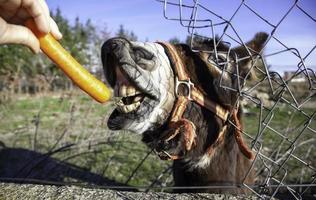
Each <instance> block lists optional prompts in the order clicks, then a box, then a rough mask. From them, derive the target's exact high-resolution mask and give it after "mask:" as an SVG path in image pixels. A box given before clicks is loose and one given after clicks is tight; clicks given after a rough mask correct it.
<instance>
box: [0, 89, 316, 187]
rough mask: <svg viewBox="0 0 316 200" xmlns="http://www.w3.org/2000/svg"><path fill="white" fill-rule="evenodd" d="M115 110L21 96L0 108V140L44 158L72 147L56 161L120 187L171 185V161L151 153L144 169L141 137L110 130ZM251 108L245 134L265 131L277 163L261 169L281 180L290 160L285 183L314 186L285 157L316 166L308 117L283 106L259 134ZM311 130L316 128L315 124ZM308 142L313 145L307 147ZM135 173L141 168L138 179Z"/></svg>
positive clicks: (68, 98)
mask: <svg viewBox="0 0 316 200" xmlns="http://www.w3.org/2000/svg"><path fill="white" fill-rule="evenodd" d="M112 109H113V102H109V103H108V104H104V105H102V104H98V103H96V102H94V101H92V100H90V98H89V97H87V96H86V95H84V94H82V93H80V94H76V93H74V94H67V93H60V94H50V95H43V96H22V97H17V98H14V100H13V101H11V102H8V103H6V104H2V105H1V113H0V141H1V142H2V143H3V144H4V145H5V146H6V147H11V148H24V149H31V150H33V151H36V152H40V153H47V152H50V151H52V150H56V149H58V148H61V147H63V146H65V145H67V144H73V146H71V147H69V148H67V149H66V150H65V151H60V152H58V153H55V154H53V155H52V157H53V158H56V159H57V160H60V161H65V162H67V163H71V164H74V165H76V166H79V167H82V168H84V169H86V170H88V171H90V172H93V173H95V174H99V175H102V176H104V177H107V178H110V179H113V180H115V181H118V182H120V183H128V184H129V185H133V186H146V185H147V186H148V185H150V184H152V183H153V181H154V180H155V179H157V177H160V179H159V180H158V181H157V184H158V185H171V184H172V179H171V178H170V177H171V174H170V173H167V174H162V172H163V171H164V170H165V169H167V168H168V167H170V165H171V162H168V161H161V160H160V159H158V157H157V156H156V155H154V154H153V153H151V154H149V156H148V158H147V159H145V161H144V163H142V164H141V165H140V166H139V163H140V161H141V160H142V159H143V158H145V157H146V156H147V154H148V152H149V151H150V150H149V149H148V148H147V147H146V146H145V145H144V144H143V143H141V141H140V139H141V138H140V136H139V135H136V134H132V133H130V132H127V131H121V132H113V131H110V130H108V129H107V126H106V121H107V117H108V115H109V113H110V112H111V110H112ZM247 109H248V110H249V113H250V114H248V115H246V116H245V117H244V126H245V131H246V133H248V134H249V135H250V136H251V137H253V138H256V136H258V131H259V132H260V131H262V132H261V134H260V137H259V138H258V141H259V142H260V143H261V144H262V145H263V146H262V149H260V152H261V153H262V154H263V155H266V156H268V157H270V158H271V159H273V160H274V161H275V163H273V162H269V161H268V160H264V158H260V159H258V160H257V161H256V162H257V163H256V164H257V166H258V169H260V167H262V166H263V165H264V163H266V164H267V165H268V166H270V167H271V168H273V170H274V172H275V176H274V177H275V178H277V179H280V178H282V176H283V174H284V172H283V171H282V170H278V169H279V168H278V166H277V165H278V164H281V163H282V162H283V161H285V160H286V159H287V158H288V159H289V160H288V161H287V162H286V165H283V166H282V169H283V168H284V169H285V170H287V172H288V175H287V177H286V178H287V179H286V181H287V182H299V181H301V182H311V178H312V175H313V173H315V171H314V170H311V169H310V168H309V167H308V166H306V165H305V164H304V163H302V162H301V161H299V160H297V159H295V158H293V157H292V156H284V155H287V154H286V153H287V152H288V150H289V149H291V148H293V147H295V149H294V151H293V153H294V154H295V155H296V156H298V157H300V158H302V160H304V161H306V162H310V164H311V165H312V166H316V163H315V158H316V153H315V152H316V151H315V141H312V140H311V139H313V138H315V136H314V135H315V134H314V133H313V132H312V131H310V130H308V129H305V130H304V131H303V132H302V133H301V135H300V136H299V134H300V131H301V130H302V127H304V124H305V125H306V122H307V121H308V118H307V117H306V116H304V115H303V114H302V113H300V112H297V111H296V110H295V109H291V108H290V107H288V106H286V105H284V104H280V105H277V106H276V108H275V109H274V110H273V111H272V112H269V110H264V111H263V113H262V119H264V118H265V117H266V116H268V118H269V117H271V114H273V117H272V120H271V122H270V123H268V125H269V127H270V128H268V127H266V128H265V129H263V126H261V129H259V126H258V125H259V123H258V120H259V113H260V112H259V111H260V109H259V108H257V107H255V106H249V107H248V108H247ZM303 111H304V112H306V113H307V114H308V115H311V114H312V113H313V112H315V110H313V109H310V108H306V109H305V108H303ZM267 121H268V120H266V122H267ZM309 127H310V128H311V129H314V130H315V129H316V123H315V119H313V121H312V122H311V123H310V124H309ZM272 129H273V130H272ZM276 131H277V132H278V133H281V134H282V135H283V136H284V137H282V136H280V135H278V134H277V133H276ZM297 136H299V137H298V138H297ZM308 140H311V141H310V142H308V143H306V144H305V145H304V142H306V141H308ZM250 141H251V140H250ZM301 144H302V145H301ZM138 167H139V169H137V168H138ZM134 169H137V170H135V174H133V171H134ZM132 174H133V176H132V177H130V176H131V175H132ZM267 174H268V172H267V171H266V170H263V171H262V172H261V174H259V176H260V177H261V179H260V180H262V181H263V180H264V178H265V177H266V176H268V175H267ZM70 180H71V181H73V180H72V179H71V178H69V177H65V178H64V181H70Z"/></svg>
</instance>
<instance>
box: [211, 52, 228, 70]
mask: <svg viewBox="0 0 316 200" xmlns="http://www.w3.org/2000/svg"><path fill="white" fill-rule="evenodd" d="M209 62H210V63H211V64H213V65H215V66H216V67H218V68H220V69H223V68H224V67H225V65H226V64H227V63H228V60H227V56H226V55H223V54H217V58H216V56H215V55H212V56H210V58H209Z"/></svg>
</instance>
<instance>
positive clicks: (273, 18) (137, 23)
mask: <svg viewBox="0 0 316 200" xmlns="http://www.w3.org/2000/svg"><path fill="white" fill-rule="evenodd" d="M169 1H171V0H169ZM172 2H179V0H172ZM182 2H183V3H187V4H190V5H192V2H193V1H192V0H182ZM199 2H200V3H201V4H202V5H203V6H205V7H206V8H207V9H209V10H210V11H212V12H214V13H216V14H218V15H220V16H222V17H223V18H225V19H229V18H230V17H231V16H232V15H233V13H234V11H235V10H236V9H237V8H238V6H239V5H240V0H217V1H215V0H200V1H199ZM245 2H246V4H247V5H248V6H249V7H250V8H251V9H253V10H255V11H256V12H257V13H259V14H260V15H261V16H262V17H264V18H265V19H267V20H268V21H269V22H270V23H271V24H273V25H277V24H278V22H279V21H280V20H281V18H282V17H283V16H284V15H285V14H286V12H287V11H288V10H289V9H290V8H291V7H292V6H293V3H294V0H246V1H245ZM47 3H48V6H49V8H50V9H51V10H55V9H56V8H57V7H59V8H60V9H61V11H62V14H63V15H64V16H66V17H67V18H68V19H69V20H74V19H75V18H76V17H77V16H79V18H80V19H81V20H83V21H85V20H87V19H91V20H92V21H93V22H94V23H95V24H96V25H97V26H98V27H99V28H100V29H102V28H103V27H104V26H106V27H107V29H108V30H109V31H110V32H112V34H114V33H115V32H116V31H117V29H118V27H119V25H120V24H123V25H124V26H125V27H126V28H127V29H129V30H133V31H134V32H135V33H136V35H137V36H138V38H139V39H140V40H146V39H148V40H150V41H156V40H168V39H170V38H172V37H175V36H176V37H178V38H180V39H182V40H184V39H185V38H186V36H187V35H188V31H187V29H186V28H185V27H182V26H181V25H180V23H179V22H178V21H171V20H166V19H165V18H164V17H163V4H162V3H160V2H158V1H156V0H116V1H113V0H111V1H110V0H102V1H101V0H75V1H70V0H47ZM298 5H299V7H301V8H303V10H304V11H306V12H307V13H308V14H309V15H311V16H312V18H314V19H310V18H309V17H307V15H306V14H304V13H303V12H302V11H301V10H300V9H299V8H298V7H294V8H293V10H292V11H291V12H290V13H289V14H288V16H287V17H286V18H285V20H284V21H283V22H282V23H281V24H280V25H279V27H278V29H277V31H276V32H275V34H274V35H275V37H277V39H279V40H280V41H281V42H282V43H284V44H285V45H286V46H288V47H290V48H296V49H297V50H298V51H299V52H300V54H301V56H302V57H304V56H305V55H306V54H307V53H308V52H309V51H310V50H311V49H312V48H313V47H315V45H316V22H315V18H316V1H315V0H301V1H299V3H298ZM182 12H183V18H187V17H189V16H190V14H191V10H189V9H183V10H182ZM167 16H168V17H169V18H173V17H175V18H178V17H179V9H178V7H174V6H168V7H167ZM197 18H198V19H207V20H209V19H211V20H212V22H213V23H217V22H221V21H222V20H221V19H219V18H218V17H216V16H215V15H213V14H211V12H209V11H205V10H203V9H199V11H198V15H197ZM206 24H209V22H207V23H206V22H203V23H200V24H199V25H206ZM232 25H233V27H234V28H235V30H236V32H237V33H238V36H239V37H240V38H241V39H242V40H243V41H247V40H249V39H251V37H253V35H254V34H255V33H256V32H258V31H265V32H268V33H271V32H272V30H273V27H272V26H270V25H268V24H267V23H265V22H264V21H263V20H261V19H260V18H259V17H257V16H256V15H255V14H254V13H252V12H251V11H250V10H249V8H247V7H246V6H242V7H241V8H240V10H239V11H238V12H237V14H236V15H235V17H234V18H233V20H232ZM214 30H215V34H220V33H221V31H222V30H223V26H216V27H215V29H214ZM195 31H197V32H198V33H200V34H203V35H206V36H211V33H212V30H211V29H210V28H209V27H208V28H203V29H197V30H195ZM228 33H229V34H231V35H232V36H233V37H234V38H238V37H237V35H236V34H235V33H234V32H233V31H232V29H229V30H228ZM227 40H229V38H227ZM232 45H233V46H234V44H232ZM283 49H284V47H283V46H282V45H281V44H279V43H278V42H277V41H276V40H274V39H272V40H271V41H270V42H269V43H268V45H267V48H266V51H265V53H266V54H270V53H273V52H277V51H280V50H283ZM268 62H269V64H272V65H274V66H280V67H283V68H284V67H288V66H296V65H297V63H298V62H299V59H298V58H297V57H296V56H294V55H293V54H292V53H291V52H285V53H283V54H280V55H276V56H271V57H268ZM305 63H306V65H307V66H316V49H315V50H314V51H313V52H312V53H311V55H310V56H309V57H308V58H307V59H306V60H305Z"/></svg>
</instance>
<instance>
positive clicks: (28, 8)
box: [0, 0, 62, 53]
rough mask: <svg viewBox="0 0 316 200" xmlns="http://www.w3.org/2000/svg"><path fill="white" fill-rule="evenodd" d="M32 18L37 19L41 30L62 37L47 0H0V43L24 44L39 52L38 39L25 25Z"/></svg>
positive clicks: (36, 22)
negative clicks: (50, 12) (50, 13)
mask: <svg viewBox="0 0 316 200" xmlns="http://www.w3.org/2000/svg"><path fill="white" fill-rule="evenodd" d="M30 18H32V19H33V20H34V21H35V24H36V26H37V29H38V30H39V31H40V32H43V33H49V32H51V33H52V35H53V36H54V37H55V38H56V39H58V40H59V39H61V38H62V34H61V33H60V31H59V29H58V27H57V25H56V23H55V21H54V20H53V19H52V18H51V17H50V15H49V9H48V6H47V4H46V2H45V0H0V44H10V43H11V44H12V43H14V44H23V45H26V46H28V47H29V48H30V49H31V50H32V51H33V52H34V53H38V52H39V51H40V44H39V41H38V39H37V38H36V36H35V35H34V34H33V33H32V31H31V30H30V29H28V28H27V27H25V26H24V23H25V22H26V21H27V20H28V19H30Z"/></svg>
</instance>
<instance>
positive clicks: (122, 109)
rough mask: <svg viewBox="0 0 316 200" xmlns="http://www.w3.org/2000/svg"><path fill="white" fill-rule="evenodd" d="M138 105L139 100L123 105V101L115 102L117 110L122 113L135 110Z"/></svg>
mask: <svg viewBox="0 0 316 200" xmlns="http://www.w3.org/2000/svg"><path fill="white" fill-rule="evenodd" d="M139 106H140V102H136V103H133V104H130V105H124V103H123V102H121V101H119V102H118V103H117V110H118V111H119V112H122V113H130V112H132V111H134V110H137V108H138V107H139Z"/></svg>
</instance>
